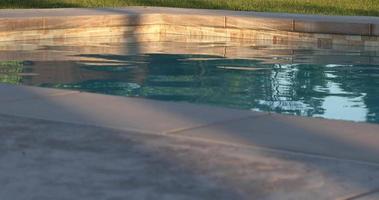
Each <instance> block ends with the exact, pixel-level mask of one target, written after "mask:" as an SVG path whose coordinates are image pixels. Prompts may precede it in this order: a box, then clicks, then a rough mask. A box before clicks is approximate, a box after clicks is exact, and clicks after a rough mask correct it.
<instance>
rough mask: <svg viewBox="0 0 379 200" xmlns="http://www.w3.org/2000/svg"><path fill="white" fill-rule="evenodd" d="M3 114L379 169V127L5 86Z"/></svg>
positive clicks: (1, 89) (2, 89)
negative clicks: (305, 156) (357, 163)
mask: <svg viewBox="0 0 379 200" xmlns="http://www.w3.org/2000/svg"><path fill="white" fill-rule="evenodd" d="M0 103H1V104H0V114H5V115H12V116H21V117H28V118H37V119H45V120H51V121H59V122H69V123H75V124H85V125H94V126H98V127H109V128H113V129H119V130H125V131H132V132H137V133H142V134H153V135H166V136H174V137H175V136H180V137H185V138H192V139H198V140H204V141H211V142H215V143H222V144H231V145H236V146H246V147H263V148H268V149H274V150H278V151H286V152H293V153H300V154H307V155H313V156H321V157H328V158H333V159H342V160H350V161H354V162H359V163H371V164H374V165H378V163H379V158H378V156H377V155H378V153H379V145H378V143H379V134H378V130H379V125H378V124H368V123H356V122H348V121H339V120H325V119H318V118H307V117H294V116H287V115H281V114H270V113H264V112H254V111H247V110H235V109H228V108H222V107H216V106H207V105H197V104H190V103H183V102H163V101H155V100H147V99H141V98H129V97H121V96H109V95H103V94H94V93H86V92H78V91H70V90H60V89H47V88H38V87H30V86H12V85H4V84H0Z"/></svg>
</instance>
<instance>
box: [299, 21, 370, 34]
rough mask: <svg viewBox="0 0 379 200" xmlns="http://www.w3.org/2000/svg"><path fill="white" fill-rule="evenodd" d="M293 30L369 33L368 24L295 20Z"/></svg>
mask: <svg viewBox="0 0 379 200" xmlns="http://www.w3.org/2000/svg"><path fill="white" fill-rule="evenodd" d="M294 31H299V32H308V33H329V34H346V35H350V34H351V35H370V25H369V24H357V23H346V22H345V23H340V22H339V23H338V22H322V21H300V20H295V29H294Z"/></svg>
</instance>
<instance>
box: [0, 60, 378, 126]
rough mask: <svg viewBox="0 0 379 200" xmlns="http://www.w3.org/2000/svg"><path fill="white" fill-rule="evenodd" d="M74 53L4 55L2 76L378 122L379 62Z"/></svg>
mask: <svg viewBox="0 0 379 200" xmlns="http://www.w3.org/2000/svg"><path fill="white" fill-rule="evenodd" d="M76 56H78V57H80V58H81V59H80V60H79V59H77V60H61V61H58V60H57V61H54V60H53V61H44V60H42V61H25V60H20V61H3V62H1V63H0V81H1V82H6V83H12V84H25V85H36V86H42V87H54V88H66V89H74V90H82V91H88V92H96V93H104V94H112V95H120V96H132V97H143V98H150V99H157V100H165V101H186V102H194V103H203V104H213V105H220V106H226V107H233V108H240V109H250V110H258V111H272V112H278V113H286V114H292V115H301V116H313V117H324V118H330V119H344V120H353V121H367V122H373V123H379V63H378V65H375V63H374V64H373V63H369V64H359V62H358V63H353V64H349V63H342V64H339V62H338V61H333V60H329V61H328V63H323V64H320V63H318V64H314V63H311V62H305V61H304V60H303V61H302V62H299V63H287V64H283V62H279V61H278V62H277V63H276V62H273V61H272V60H275V57H274V56H271V57H270V55H265V57H266V58H269V60H270V62H268V61H267V60H265V59H262V58H254V57H252V58H248V59H247V58H244V59H243V58H239V59H237V58H236V59H233V58H225V57H222V56H212V55H204V54H202V55H196V54H174V53H170V54H168V53H143V54H137V55H126V54H125V55H123V54H106V53H103V54H95V53H94V54H77V55H76ZM346 56H347V57H349V56H350V55H346ZM339 59H340V60H341V56H339ZM342 60H348V58H343V59H342Z"/></svg>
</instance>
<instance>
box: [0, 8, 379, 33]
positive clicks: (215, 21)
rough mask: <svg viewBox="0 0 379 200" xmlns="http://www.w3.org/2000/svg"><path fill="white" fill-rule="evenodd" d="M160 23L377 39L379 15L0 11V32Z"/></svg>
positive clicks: (175, 10) (171, 10)
mask: <svg viewBox="0 0 379 200" xmlns="http://www.w3.org/2000/svg"><path fill="white" fill-rule="evenodd" d="M162 24H165V25H176V26H196V27H198V26H200V27H219V28H233V29H253V30H271V31H272V30H274V31H285V32H299V33H322V34H343V35H361V36H379V17H362V16H359V17H355V16H317V15H299V14H280V13H259V12H238V11H226V10H206V9H181V8H161V7H127V8H98V9H85V8H81V9H76V8H75V9H74V8H66V9H16V10H10V9H5V10H0V32H6V31H25V30H51V29H69V28H78V27H81V28H83V27H113V26H140V25H162Z"/></svg>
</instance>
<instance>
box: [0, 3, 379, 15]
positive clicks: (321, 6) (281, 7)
mask: <svg viewBox="0 0 379 200" xmlns="http://www.w3.org/2000/svg"><path fill="white" fill-rule="evenodd" d="M122 6H167V7H183V8H212V9H230V10H251V11H264V12H287V13H305V14H325V15H366V16H379V0H0V8H61V7H122Z"/></svg>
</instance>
